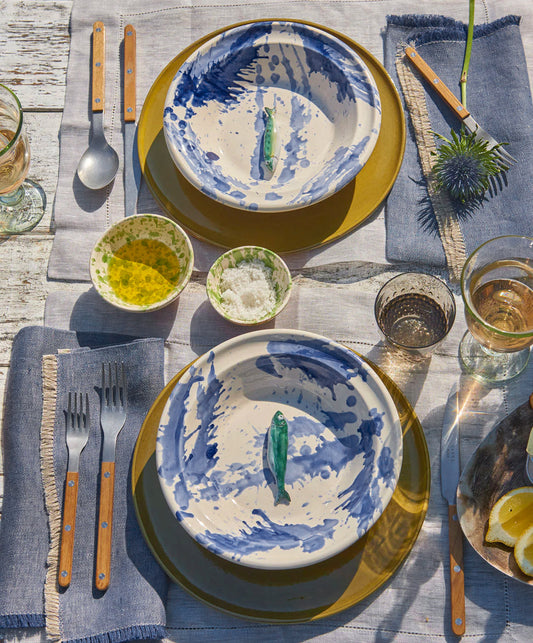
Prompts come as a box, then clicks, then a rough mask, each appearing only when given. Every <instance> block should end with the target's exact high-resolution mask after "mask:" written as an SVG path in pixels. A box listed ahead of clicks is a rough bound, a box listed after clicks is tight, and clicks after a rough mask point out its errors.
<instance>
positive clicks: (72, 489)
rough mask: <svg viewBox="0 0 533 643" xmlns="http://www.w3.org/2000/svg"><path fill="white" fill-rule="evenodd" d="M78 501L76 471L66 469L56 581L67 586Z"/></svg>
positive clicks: (68, 583)
mask: <svg viewBox="0 0 533 643" xmlns="http://www.w3.org/2000/svg"><path fill="white" fill-rule="evenodd" d="M77 503H78V472H77V471H76V472H74V471H68V472H67V479H66V483H65V497H64V500H63V522H62V525H61V551H60V554H59V569H58V575H57V582H58V583H59V585H60V586H61V587H68V586H69V585H70V579H71V577H72V556H73V553H74V532H75V531H76V507H77Z"/></svg>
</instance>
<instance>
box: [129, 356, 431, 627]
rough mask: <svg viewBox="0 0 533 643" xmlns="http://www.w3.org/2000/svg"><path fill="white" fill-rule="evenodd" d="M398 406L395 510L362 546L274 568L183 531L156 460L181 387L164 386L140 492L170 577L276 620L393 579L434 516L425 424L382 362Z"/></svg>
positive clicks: (225, 605)
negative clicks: (223, 552) (231, 555)
mask: <svg viewBox="0 0 533 643" xmlns="http://www.w3.org/2000/svg"><path fill="white" fill-rule="evenodd" d="M369 364H370V366H371V367H372V368H374V369H375V371H376V372H377V374H378V375H379V377H380V378H381V379H382V380H383V382H384V383H385V385H386V387H387V389H388V390H389V392H390V394H391V396H392V398H393V400H394V403H395V405H396V407H397V409H398V413H399V416H400V421H401V424H402V433H403V463H402V468H401V472H400V478H399V481H398V485H397V487H396V489H395V491H394V494H393V496H392V498H391V500H390V502H389V504H388V505H387V508H386V509H385V511H384V512H383V514H382V515H381V517H380V518H379V520H378V521H377V522H376V523H375V524H374V526H373V527H372V528H371V529H370V531H368V532H367V534H366V535H365V536H364V537H363V538H361V539H360V540H359V541H357V542H356V543H354V544H353V545H351V546H350V547H349V548H348V549H346V550H344V551H343V552H341V553H340V554H337V555H336V556H333V557H332V558H329V559H328V560H325V561H322V562H321V563H317V564H315V565H311V566H309V567H303V568H299V569H293V570H281V571H279V570H276V571H267V570H262V569H253V568H250V567H245V566H243V565H238V564H236V563H231V562H229V561H228V560H225V559H223V558H221V557H219V556H217V555H216V554H212V553H211V552H209V551H208V550H207V549H205V548H204V547H202V546H201V545H199V544H198V543H197V542H196V541H195V540H194V539H193V538H191V537H190V536H189V535H188V534H187V532H186V531H185V530H184V529H183V528H182V527H181V526H180V524H179V522H178V521H177V520H176V518H175V517H174V516H173V515H172V512H171V511H170V509H169V508H168V506H167V504H166V502H165V499H164V497H163V493H162V491H161V488H160V484H159V479H158V476H157V470H156V463H155V443H156V436H157V429H158V426H159V420H160V417H161V414H162V411H163V408H164V406H165V404H166V401H167V399H168V397H169V395H170V393H171V391H172V389H173V387H174V386H175V384H176V382H177V381H178V380H179V379H180V378H181V377H182V375H183V374H184V373H185V372H186V371H187V370H188V368H189V367H187V368H185V369H183V370H182V371H181V372H180V373H178V374H177V375H176V376H175V377H174V378H173V379H172V380H171V381H170V382H169V383H168V384H167V386H166V387H165V388H164V389H163V391H162V392H161V394H160V395H159V397H158V398H157V400H156V401H155V402H154V405H153V406H152V408H151V409H150V411H149V413H148V415H147V416H146V419H145V421H144V423H143V426H142V428H141V431H140V433H139V438H138V440H137V444H136V446H135V452H134V456H133V465H132V491H133V500H134V506H135V511H136V514H137V519H138V521H139V525H140V527H141V531H142V532H143V535H144V537H145V539H146V542H147V543H148V546H149V547H150V549H151V550H152V553H153V554H154V556H155V557H156V559H157V560H158V562H159V564H160V565H161V567H162V568H163V569H164V570H165V572H166V573H167V575H168V576H169V577H170V578H171V579H172V580H173V581H175V582H177V583H179V584H180V585H181V586H182V587H183V588H184V589H186V590H187V591H188V592H189V593H190V594H192V595H193V596H195V597H196V598H198V599H199V600H201V601H203V602H205V603H207V604H208V605H211V606H212V607H216V608H218V609H220V610H222V611H225V612H227V613H230V614H232V615H234V616H240V617H243V618H247V619H251V620H257V621H266V622H271V623H276V622H277V623H297V622H304V621H311V620H316V619H320V618H323V617H326V616H331V615H333V614H336V613H338V612H340V611H342V610H345V609H347V608H349V607H352V606H353V605H355V604H357V603H358V602H359V601H361V600H363V599H364V598H366V597H367V596H368V595H370V594H371V593H372V592H374V591H375V590H376V589H378V588H379V587H381V586H382V585H383V584H384V583H385V582H386V581H387V580H389V579H390V578H391V576H392V575H393V574H394V572H395V571H396V570H397V569H398V567H399V566H400V565H401V563H402V562H403V560H404V559H405V558H406V556H407V555H408V553H409V552H410V551H411V549H412V547H413V545H414V544H415V541H416V539H417V537H418V534H419V532H420V529H421V527H422V523H423V522H424V518H425V515H426V511H427V507H428V502H429V491H430V479H431V475H430V462H429V454H428V449H427V444H426V440H425V437H424V433H423V430H422V426H421V425H420V422H419V420H418V418H417V416H416V415H415V413H414V411H413V409H412V408H411V406H410V405H409V402H408V401H407V399H406V398H405V396H404V395H403V393H402V392H401V391H400V389H399V388H398V387H397V386H396V384H394V382H393V381H392V380H391V379H390V378H389V377H388V376H387V375H385V374H384V373H383V372H382V371H381V370H379V369H378V368H377V367H376V366H375V365H374V364H372V363H370V362H369Z"/></svg>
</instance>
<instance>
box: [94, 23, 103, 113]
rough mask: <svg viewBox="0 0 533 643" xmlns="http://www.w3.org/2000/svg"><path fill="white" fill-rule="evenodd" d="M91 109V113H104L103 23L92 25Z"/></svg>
mask: <svg viewBox="0 0 533 643" xmlns="http://www.w3.org/2000/svg"><path fill="white" fill-rule="evenodd" d="M92 80H93V82H92V108H93V112H103V111H104V97H105V27H104V23H103V22H100V21H98V22H95V23H94V25H93V58H92Z"/></svg>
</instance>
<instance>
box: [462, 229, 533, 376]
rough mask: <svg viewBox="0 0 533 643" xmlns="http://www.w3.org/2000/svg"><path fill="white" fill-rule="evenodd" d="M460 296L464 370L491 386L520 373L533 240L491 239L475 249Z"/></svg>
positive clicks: (528, 340) (528, 331)
mask: <svg viewBox="0 0 533 643" xmlns="http://www.w3.org/2000/svg"><path fill="white" fill-rule="evenodd" d="M461 291H462V295H463V299H464V303H465V316H466V323H467V326H468V329H469V332H468V333H467V334H466V335H465V337H464V338H463V340H462V342H461V346H460V356H461V360H462V362H463V364H464V366H465V368H466V369H467V370H468V371H469V372H470V373H472V374H473V375H474V376H477V377H478V378H479V379H482V380H486V381H491V382H503V381H506V380H508V379H510V378H512V377H515V376H516V375H518V374H519V373H521V372H522V371H523V370H524V368H525V367H526V365H527V362H528V359H529V352H530V351H529V349H530V346H531V345H532V344H533V239H530V238H529V237H520V236H506V237H497V238H496V239H492V240H491V241H487V242H486V243H485V244H483V245H482V246H480V247H479V248H478V249H477V250H476V251H474V252H473V253H472V255H471V256H470V257H469V258H468V260H467V262H466V264H465V266H464V269H463V274H462V278H461Z"/></svg>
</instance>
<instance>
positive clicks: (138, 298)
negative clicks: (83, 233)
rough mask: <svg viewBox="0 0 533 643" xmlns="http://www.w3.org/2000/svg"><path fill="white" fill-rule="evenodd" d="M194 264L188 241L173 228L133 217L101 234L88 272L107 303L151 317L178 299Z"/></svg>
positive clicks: (155, 218) (151, 217)
mask: <svg viewBox="0 0 533 643" xmlns="http://www.w3.org/2000/svg"><path fill="white" fill-rule="evenodd" d="M193 264H194V255H193V249H192V245H191V241H190V239H189V237H188V236H187V234H186V233H185V232H184V231H183V230H182V229H181V228H180V226H179V225H178V224H177V223H175V222H174V221H171V220H170V219H167V218H166V217H163V216H160V215H158V214H137V215H135V216H130V217H126V218H125V219H122V220H121V221H119V222H118V223H116V224H115V225H113V226H112V227H111V228H109V229H108V230H107V231H106V232H105V233H104V235H103V236H102V237H101V239H100V240H99V241H98V243H96V245H95V246H94V248H93V251H92V254H91V259H90V272H91V279H92V282H93V284H94V287H95V288H96V290H97V291H98V293H99V294H100V295H101V297H103V298H104V299H105V300H106V301H107V302H109V303H110V304H112V305H113V306H116V307H117V308H121V309H122V310H127V311H129V312H150V311H153V310H159V309H160V308H163V307H164V306H167V305H168V304H170V303H171V302H173V301H174V300H175V299H176V298H177V297H178V296H179V294H180V293H181V291H182V290H183V289H184V288H185V286H186V285H187V283H188V282H189V279H190V277H191V274H192V269H193Z"/></svg>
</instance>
